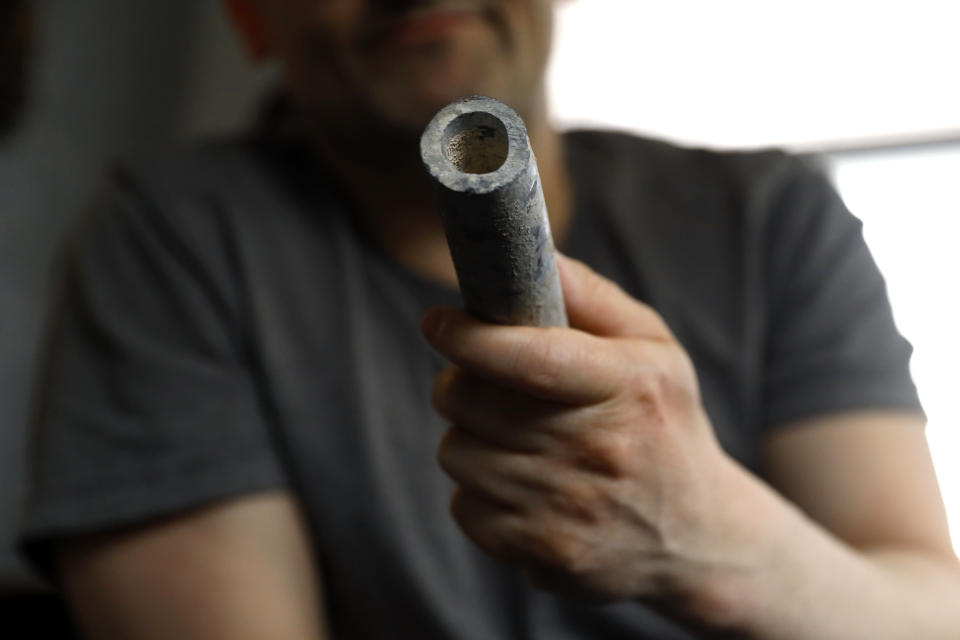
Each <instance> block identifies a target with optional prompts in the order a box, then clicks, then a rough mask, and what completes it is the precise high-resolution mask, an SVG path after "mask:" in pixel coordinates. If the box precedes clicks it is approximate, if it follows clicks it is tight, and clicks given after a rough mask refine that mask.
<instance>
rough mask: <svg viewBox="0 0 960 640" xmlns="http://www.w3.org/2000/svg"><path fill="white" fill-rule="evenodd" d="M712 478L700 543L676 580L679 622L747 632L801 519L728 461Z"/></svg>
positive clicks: (787, 558)
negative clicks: (706, 515) (680, 620)
mask: <svg viewBox="0 0 960 640" xmlns="http://www.w3.org/2000/svg"><path fill="white" fill-rule="evenodd" d="M723 467H724V468H723V469H722V471H721V472H720V473H719V474H717V476H716V477H714V478H712V480H711V481H712V486H713V487H714V488H715V492H714V493H713V496H714V501H713V505H714V506H713V508H712V509H710V510H709V512H708V513H709V516H708V520H707V522H706V523H705V526H704V531H705V535H704V537H703V539H704V540H705V541H706V542H705V543H704V544H702V545H700V547H699V550H698V552H696V553H695V554H693V555H692V560H691V562H689V563H687V567H686V568H685V569H682V570H681V571H680V573H679V577H678V578H677V580H676V585H677V592H678V596H677V598H676V599H675V604H676V606H677V607H679V610H677V611H675V613H679V614H680V615H681V616H682V617H684V618H686V619H687V620H690V621H692V622H694V623H695V624H696V625H698V626H701V625H702V626H704V627H706V628H707V629H710V630H714V631H728V632H739V633H747V632H748V631H749V630H750V629H752V628H756V624H755V623H756V617H757V615H758V612H759V611H762V609H764V608H765V605H764V604H763V603H764V601H765V600H766V598H767V597H768V596H769V595H770V592H771V590H772V589H774V588H775V583H776V580H775V576H776V575H778V574H779V573H780V570H781V568H782V567H783V566H784V564H785V563H789V562H790V556H791V554H790V549H791V546H792V544H793V543H794V542H795V541H796V540H797V529H798V527H802V524H803V522H804V518H803V516H802V515H801V514H800V513H799V512H798V511H797V510H796V508H795V507H793V506H792V505H790V504H789V503H787V502H786V501H785V500H784V499H783V498H782V497H780V496H779V495H778V494H777V493H775V492H774V491H773V490H772V489H771V488H770V487H768V486H767V485H766V484H765V483H763V482H762V481H761V480H759V479H758V478H757V477H756V476H754V475H753V474H752V473H750V472H749V471H747V470H746V469H744V468H743V467H741V466H740V465H739V464H737V463H736V462H734V461H733V460H732V459H729V458H726V460H725V464H724V465H723Z"/></svg>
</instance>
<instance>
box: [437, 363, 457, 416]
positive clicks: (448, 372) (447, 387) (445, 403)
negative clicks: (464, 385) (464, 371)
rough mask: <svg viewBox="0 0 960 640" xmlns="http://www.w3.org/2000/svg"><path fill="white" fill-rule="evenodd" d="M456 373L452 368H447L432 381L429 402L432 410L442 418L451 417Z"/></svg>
mask: <svg viewBox="0 0 960 640" xmlns="http://www.w3.org/2000/svg"><path fill="white" fill-rule="evenodd" d="M457 377H458V376H457V371H456V369H455V368H453V367H447V368H446V369H444V370H443V371H441V372H440V373H439V374H437V377H436V378H435V379H434V381H433V391H432V394H431V401H432V403H433V408H434V410H435V411H436V412H437V413H438V414H440V415H441V416H443V417H444V418H450V417H452V414H453V411H454V404H455V403H454V394H455V385H456V379H457Z"/></svg>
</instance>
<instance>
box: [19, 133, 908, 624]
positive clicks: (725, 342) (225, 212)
mask: <svg viewBox="0 0 960 640" xmlns="http://www.w3.org/2000/svg"><path fill="white" fill-rule="evenodd" d="M566 142H567V155H568V163H569V166H570V170H571V175H572V178H573V188H574V191H575V193H576V207H575V217H574V221H573V226H572V229H571V232H570V235H569V240H568V242H567V244H566V246H563V247H561V248H562V249H563V250H564V251H565V252H566V253H568V254H570V255H572V256H573V257H576V258H579V259H581V260H584V261H585V262H587V263H588V264H590V265H592V266H593V267H594V268H595V269H597V270H598V271H599V272H600V273H602V274H604V275H606V276H607V277H610V278H612V279H614V280H616V281H617V282H619V283H620V284H621V285H622V286H623V287H624V289H625V290H626V291H627V292H629V293H630V294H632V295H633V296H635V297H637V298H639V299H641V300H644V301H646V302H647V303H649V304H651V305H652V306H653V307H654V308H656V309H657V310H658V311H659V312H660V313H661V314H662V315H663V316H664V318H665V319H666V321H667V323H668V324H669V325H670V327H671V328H672V330H673V331H674V333H675V334H676V335H677V337H678V338H679V339H680V341H681V342H682V343H683V345H684V346H685V347H686V349H687V350H688V351H689V353H690V355H691V357H692V359H693V361H694V363H695V365H696V367H697V371H698V375H699V378H700V383H701V388H702V393H703V401H704V403H705V406H706V408H707V411H708V413H709V415H710V417H711V419H712V421H713V425H714V427H715V429H716V431H717V434H718V436H719V439H720V441H721V443H722V444H723V446H724V447H725V449H726V450H727V451H728V452H729V453H730V454H731V455H733V456H734V457H735V458H737V459H738V460H740V461H741V462H742V463H743V464H745V465H746V466H747V467H749V468H751V469H754V470H756V468H757V463H758V448H759V445H760V442H761V440H762V438H763V436H764V434H765V433H767V432H768V430H770V429H774V428H777V427H778V426H780V425H783V424H785V423H787V422H789V421H791V420H795V419H799V418H804V417H807V416H813V415H816V414H822V413H829V412H837V411H844V410H849V409H859V408H908V409H917V408H918V407H919V405H918V401H917V396H916V393H915V390H914V388H913V385H912V383H911V381H910V377H909V373H908V369H907V364H908V359H909V355H910V347H909V345H908V344H907V343H906V341H904V340H903V338H901V337H900V336H899V334H898V333H897V331H896V329H895V328H894V325H893V321H892V318H891V314H890V309H889V305H888V302H887V297H886V293H885V287H884V283H883V280H882V279H881V277H880V275H879V273H878V272H877V269H876V267H875V266H874V263H873V261H872V259H871V257H870V255H869V253H868V251H867V249H866V247H865V245H864V243H863V240H862V237H861V232H860V223H859V222H858V221H857V220H856V219H855V218H853V217H852V216H851V215H850V214H849V213H848V212H847V211H846V210H845V208H844V207H843V205H842V204H841V203H840V201H839V199H838V198H837V196H836V195H835V194H834V192H833V191H832V190H831V188H830V187H829V186H828V185H827V183H826V182H825V180H824V179H823V178H822V177H821V176H819V175H818V174H817V173H815V172H813V171H811V170H809V169H808V168H807V167H806V166H805V165H804V164H803V163H802V162H801V161H799V160H797V159H795V158H791V157H789V156H787V155H784V154H782V153H779V152H763V153H744V154H720V153H714V152H709V151H704V150H689V149H680V148H676V147H673V146H670V145H666V144H663V143H659V142H655V141H650V140H644V139H638V138H633V137H628V136H625V135H619V134H604V133H596V132H593V133H589V132H579V133H573V134H569V135H567V137H566ZM373 188H375V186H374V187H373ZM66 256H67V262H66V265H67V268H66V278H65V283H66V286H65V295H64V297H63V302H62V305H61V307H60V309H59V312H58V314H57V315H56V326H55V329H54V331H53V333H52V339H51V343H50V351H49V354H50V355H49V359H48V362H47V373H46V375H45V377H44V384H43V386H42V395H41V402H40V407H39V408H40V411H39V418H38V423H37V439H36V447H35V459H34V466H35V479H34V486H33V492H32V497H31V499H30V501H29V504H28V506H27V510H26V516H25V522H24V529H23V531H24V533H23V536H24V541H25V546H24V548H25V550H26V551H27V552H28V553H29V554H31V556H32V557H33V559H34V560H35V561H39V562H42V561H43V559H44V558H45V557H47V555H46V554H47V552H48V547H49V542H50V541H52V540H56V539H60V538H64V537H68V536H72V535H76V534H79V533H83V532H94V531H104V530H109V529H113V528H116V527H119V526H122V525H125V524H130V523H142V522H145V521H149V520H150V519H153V518H157V517H161V516H164V515H168V514H171V513H175V512H178V511H181V510H184V509H188V508H191V507H195V506H198V505H202V504H206V503H210V502H212V501H215V500H218V499H222V498H225V497H228V496H233V495H237V494H243V493H248V492H255V491H260V490H265V489H271V488H277V487H285V488H287V489H289V490H290V491H292V492H294V493H295V494H296V495H297V496H298V498H299V499H300V500H301V501H302V504H303V505H304V508H305V511H306V513H307V516H308V519H309V524H310V527H311V533H312V535H313V536H314V539H315V540H316V541H317V549H318V555H319V561H320V564H321V567H322V575H323V578H324V580H325V589H326V597H327V599H328V602H327V606H328V608H329V611H330V618H331V621H332V626H333V630H334V632H335V637H337V638H418V639H422V638H431V639H432V638H437V639H440V638H463V639H476V640H490V639H493V638H497V639H499V638H531V639H534V638H538V639H539V638H543V639H550V640H565V639H567V638H602V639H606V638H630V639H631V640H634V639H636V638H647V637H649V638H667V639H669V638H689V637H691V636H690V635H689V634H688V633H686V632H684V631H682V630H680V629H679V628H678V627H676V626H675V625H673V624H672V623H670V622H667V621H666V620H664V619H662V618H660V617H659V616H657V615H656V614H654V613H652V612H650V611H649V610H647V609H646V608H644V607H643V606H641V605H639V604H634V603H625V604H616V605H607V606H595V605H588V604H585V603H580V602H576V601H573V600H570V599H565V598H562V597H557V596H554V595H551V594H546V593H542V592H538V591H536V590H534V589H532V588H530V587H528V586H527V585H526V584H525V583H524V581H523V579H522V578H521V576H520V575H519V574H518V573H517V572H516V571H515V570H514V569H512V568H510V567H506V566H503V565H501V564H499V563H498V562H496V561H494V560H492V559H490V558H488V557H486V556H485V555H483V554H482V553H481V552H479V551H478V550H476V549H475V547H473V546H472V544H471V543H470V542H468V541H467V539H466V538H465V537H464V536H463V535H462V534H461V533H460V532H459V531H458V530H457V528H456V526H455V525H454V523H453V522H452V520H451V518H450V516H449V514H448V503H449V497H450V492H451V489H452V486H451V483H450V481H449V480H448V479H447V478H446V477H445V476H444V475H443V474H442V473H441V472H440V470H439V469H438V468H437V465H436V463H435V449H436V445H437V443H438V441H439V439H440V436H441V433H442V431H443V430H444V428H445V425H444V422H443V421H442V420H441V419H440V418H438V417H437V416H436V415H435V414H434V413H433V411H432V410H431V408H430V403H429V396H430V388H431V385H432V381H433V377H434V376H435V375H436V373H437V372H438V371H440V369H441V368H442V367H443V366H444V362H443V361H442V359H441V358H440V357H439V356H438V355H436V354H435V353H434V352H432V351H431V350H430V349H429V348H428V347H427V345H426V344H425V342H424V341H423V340H422V338H421V337H420V333H419V330H418V325H419V319H420V316H421V314H422V312H423V311H424V310H426V309H427V308H428V307H430V306H433V305H436V304H457V302H458V300H457V294H456V292H455V291H453V290H450V289H447V288H444V287H441V286H437V285H435V284H432V283H430V282H427V281H424V280H422V279H420V278H418V277H416V276H415V275H413V274H411V273H409V272H407V271H405V270H404V269H403V268H402V267H400V266H399V265H397V264H395V263H393V262H391V260H390V259H389V258H387V257H385V256H384V255H383V254H381V253H379V252H378V251H377V250H376V249H375V248H373V247H372V246H371V245H370V243H369V242H367V241H366V240H365V239H364V237H363V236H362V234H361V233H360V231H359V230H358V228H357V227H355V226H353V224H352V223H351V218H350V216H349V209H348V207H347V206H346V205H345V204H344V201H343V199H342V198H340V197H339V196H338V194H337V192H336V190H335V189H334V188H332V187H331V186H330V184H329V183H328V181H327V180H325V179H324V175H323V172H322V171H320V170H318V169H317V165H316V164H315V163H314V162H313V161H312V160H311V158H310V156H309V154H308V153H307V152H306V151H305V150H304V149H303V148H302V147H300V146H298V145H297V144H295V143H293V142H291V141H289V140H286V139H284V138H282V137H279V136H278V137H268V136H261V137H255V138H251V139H248V140H241V141H232V142H221V143H215V144H208V145H205V146H202V147H199V148H195V149H193V150H191V151H189V152H186V153H177V154H173V155H171V156H170V157H166V158H161V159H157V160H154V161H152V162H149V163H142V164H140V165H138V166H134V167H128V168H126V169H124V170H122V171H119V172H117V173H116V174H115V175H114V180H113V187H112V189H111V191H110V192H109V194H108V195H107V196H106V197H105V199H104V201H103V202H102V203H101V205H100V206H99V207H98V209H97V212H96V213H95V215H94V216H92V217H91V218H90V219H89V220H88V222H87V224H86V225H85V226H84V228H83V229H82V231H81V232H80V233H78V234H77V235H76V237H75V240H74V241H73V242H72V243H71V245H70V246H69V247H68V251H67V253H66ZM184 570H186V571H188V570H189V567H184Z"/></svg>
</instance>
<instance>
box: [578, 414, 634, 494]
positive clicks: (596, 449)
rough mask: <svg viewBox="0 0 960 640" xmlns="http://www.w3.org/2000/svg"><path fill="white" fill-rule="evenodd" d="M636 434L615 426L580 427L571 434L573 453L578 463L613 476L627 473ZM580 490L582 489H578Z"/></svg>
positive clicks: (631, 465) (588, 468) (630, 463)
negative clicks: (575, 432) (576, 432)
mask: <svg viewBox="0 0 960 640" xmlns="http://www.w3.org/2000/svg"><path fill="white" fill-rule="evenodd" d="M636 439H637V436H636V434H635V433H633V432H632V430H629V429H624V428H617V427H594V428H591V429H583V430H581V431H580V432H579V434H577V435H575V436H574V442H573V447H572V449H573V452H574V457H575V462H576V463H577V464H578V466H580V467H582V468H584V469H586V470H588V471H591V472H593V473H599V474H600V475H603V476H608V477H611V478H614V479H618V478H623V477H625V476H627V475H628V474H629V473H630V470H631V469H632V467H633V465H634V464H635V461H636V459H637V455H638V453H637V442H636ZM579 492H580V493H583V492H584V490H583V488H580V489H579Z"/></svg>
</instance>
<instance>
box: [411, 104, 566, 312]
mask: <svg viewBox="0 0 960 640" xmlns="http://www.w3.org/2000/svg"><path fill="white" fill-rule="evenodd" d="M420 155H421V157H422V158H423V163H424V165H426V168H427V171H428V172H429V173H430V175H432V176H433V178H434V180H436V182H437V185H438V189H439V197H440V210H441V217H442V219H443V227H444V230H445V231H446V235H447V244H448V245H449V247H450V254H451V256H452V257H453V264H454V267H455V268H456V271H457V280H458V281H459V283H460V293H461V295H462V296H463V299H464V304H465V306H466V308H467V310H469V311H471V312H472V313H474V314H476V315H477V316H479V317H481V318H483V319H485V320H488V321H491V322H497V323H500V324H514V325H517V324H521V325H530V326H542V327H547V326H563V327H565V326H567V314H566V311H565V309H564V304H563V293H562V291H561V288H560V277H559V274H558V272H557V263H556V259H555V257H554V248H553V237H552V235H551V233H550V221H549V218H548V217H547V206H546V203H545V202H544V199H543V188H542V186H541V184H540V174H539V172H538V171H537V160H536V158H535V157H534V155H533V150H532V149H531V148H530V140H529V139H528V137H527V129H526V127H525V126H524V124H523V120H522V119H521V118H520V116H518V115H517V113H516V112H515V111H514V110H513V109H511V108H510V107H508V106H507V105H505V104H503V103H502V102H500V101H499V100H495V99H493V98H487V97H484V96H469V97H465V98H460V99H458V100H455V101H454V102H451V103H450V104H448V105H447V106H446V107H444V108H443V109H441V110H440V111H439V112H438V113H437V115H436V116H434V118H433V120H431V121H430V124H429V125H427V128H426V129H425V130H424V132H423V136H422V137H421V138H420Z"/></svg>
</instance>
